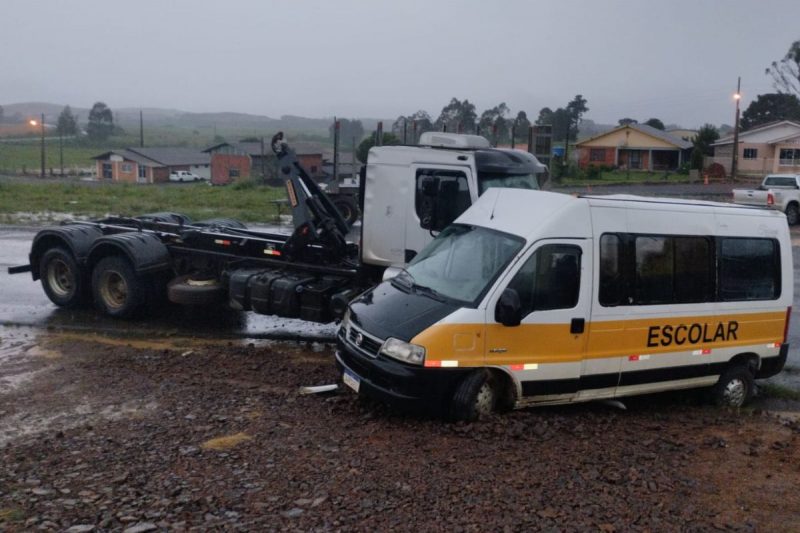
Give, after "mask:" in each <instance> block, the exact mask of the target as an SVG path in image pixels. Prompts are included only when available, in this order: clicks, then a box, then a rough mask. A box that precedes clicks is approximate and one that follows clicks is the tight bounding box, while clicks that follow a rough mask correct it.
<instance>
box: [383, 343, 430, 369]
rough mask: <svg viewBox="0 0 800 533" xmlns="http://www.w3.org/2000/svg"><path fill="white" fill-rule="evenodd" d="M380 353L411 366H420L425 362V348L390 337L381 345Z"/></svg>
mask: <svg viewBox="0 0 800 533" xmlns="http://www.w3.org/2000/svg"><path fill="white" fill-rule="evenodd" d="M381 353H382V354H383V355H386V356H388V357H391V358H392V359H397V360H398V361H403V362H405V363H411V364H412V365H422V364H423V363H424V362H425V348H423V347H422V346H417V345H416V344H411V343H408V342H405V341H401V340H400V339H395V338H392V337H389V338H388V339H386V342H384V343H383V346H382V347H381Z"/></svg>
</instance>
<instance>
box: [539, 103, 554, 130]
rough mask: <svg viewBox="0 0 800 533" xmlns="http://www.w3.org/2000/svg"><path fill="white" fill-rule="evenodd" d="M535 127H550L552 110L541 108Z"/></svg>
mask: <svg viewBox="0 0 800 533" xmlns="http://www.w3.org/2000/svg"><path fill="white" fill-rule="evenodd" d="M536 125H537V126H552V125H553V110H552V109H550V108H549V107H543V108H541V109H540V110H539V116H538V117H537V118H536Z"/></svg>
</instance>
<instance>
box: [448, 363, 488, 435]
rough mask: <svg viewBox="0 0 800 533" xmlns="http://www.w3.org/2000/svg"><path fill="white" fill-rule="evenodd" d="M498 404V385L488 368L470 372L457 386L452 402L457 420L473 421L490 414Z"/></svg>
mask: <svg viewBox="0 0 800 533" xmlns="http://www.w3.org/2000/svg"><path fill="white" fill-rule="evenodd" d="M496 405H497V386H496V384H495V382H494V380H493V379H492V374H491V372H489V371H488V370H485V369H481V370H476V371H475V372H472V373H470V374H468V375H467V376H466V377H465V378H464V379H463V380H462V381H461V383H459V384H458V387H456V391H455V393H454V394H453V399H452V401H451V404H450V415H451V417H452V418H453V419H455V420H464V421H468V422H471V421H473V420H477V419H479V418H485V417H487V416H489V415H490V414H491V413H492V412H493V411H494V410H495V407H496Z"/></svg>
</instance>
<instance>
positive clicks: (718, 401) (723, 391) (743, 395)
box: [711, 365, 755, 408]
mask: <svg viewBox="0 0 800 533" xmlns="http://www.w3.org/2000/svg"><path fill="white" fill-rule="evenodd" d="M754 390H755V380H754V378H753V373H752V372H751V371H750V369H749V368H748V367H746V366H742V365H737V366H734V367H731V368H729V369H728V370H726V371H725V372H724V373H723V374H722V375H721V376H720V377H719V381H717V384H716V385H714V387H713V388H712V389H711V401H712V402H713V403H714V404H715V405H718V406H720V407H736V408H738V407H742V406H743V405H745V404H747V402H749V401H750V399H751V398H752V397H753V391H754Z"/></svg>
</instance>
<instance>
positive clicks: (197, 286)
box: [167, 275, 225, 305]
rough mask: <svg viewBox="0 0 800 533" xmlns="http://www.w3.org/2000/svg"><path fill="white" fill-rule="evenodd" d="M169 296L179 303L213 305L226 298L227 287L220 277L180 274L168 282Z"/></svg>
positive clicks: (171, 299)
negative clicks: (211, 277) (196, 276)
mask: <svg viewBox="0 0 800 533" xmlns="http://www.w3.org/2000/svg"><path fill="white" fill-rule="evenodd" d="M167 298H168V299H169V301H170V302H172V303H176V304H179V305H212V304H218V303H220V302H222V301H224V300H225V287H223V285H222V283H220V281H219V280H218V279H209V278H202V277H199V278H193V277H192V276H191V275H189V276H180V277H178V278H175V279H173V280H172V281H170V282H169V283H168V284H167Z"/></svg>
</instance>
